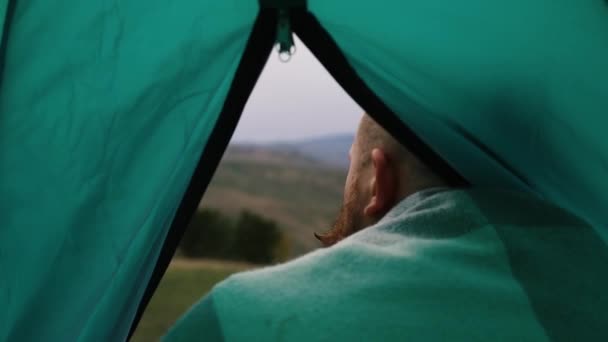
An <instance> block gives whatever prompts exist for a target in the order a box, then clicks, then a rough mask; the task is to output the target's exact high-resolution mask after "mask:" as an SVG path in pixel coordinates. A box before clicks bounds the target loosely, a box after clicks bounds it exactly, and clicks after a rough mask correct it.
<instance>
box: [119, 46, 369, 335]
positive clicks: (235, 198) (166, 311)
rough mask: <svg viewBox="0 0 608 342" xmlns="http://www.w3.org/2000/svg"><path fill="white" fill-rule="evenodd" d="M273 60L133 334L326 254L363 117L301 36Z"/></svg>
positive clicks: (161, 328) (158, 330) (160, 331)
mask: <svg viewBox="0 0 608 342" xmlns="http://www.w3.org/2000/svg"><path fill="white" fill-rule="evenodd" d="M295 44H296V52H295V54H293V55H292V56H291V58H290V59H289V62H288V63H285V62H284V60H283V59H282V57H284V56H281V55H280V54H279V53H278V52H277V51H274V52H273V53H272V54H271V55H270V56H269V59H268V61H267V62H266V65H265V67H264V70H263V72H262V74H261V76H260V78H259V80H258V82H257V83H256V85H255V88H254V90H253V92H252V94H251V96H250V97H249V100H248V101H247V104H246V106H245V109H244V111H243V114H242V116H241V118H240V120H239V123H238V126H237V128H236V130H235V132H234V134H233V136H232V138H231V140H230V143H229V145H228V147H227V149H226V151H225V153H224V155H223V157H222V159H221V162H220V163H219V165H218V167H217V169H216V171H215V173H214V175H213V178H212V180H211V182H210V184H209V186H208V187H207V190H206V191H205V194H204V196H203V198H202V200H201V201H200V203H199V206H198V208H197V210H196V212H195V214H194V217H193V218H192V219H191V221H190V223H189V225H188V227H187V228H186V231H185V232H184V235H183V237H182V239H181V241H180V243H179V245H178V248H177V250H176V253H175V255H174V257H173V259H172V261H171V263H170V266H169V268H168V269H167V271H166V273H165V275H164V277H163V278H162V280H161V282H160V283H159V286H158V288H157V289H156V291H155V293H154V295H153V297H152V299H151V300H150V302H149V304H148V306H147V308H146V310H145V311H144V313H143V315H142V318H141V320H140V322H139V324H138V326H137V329H136V330H135V333H134V334H133V337H132V339H131V340H133V341H148V340H154V339H158V338H159V337H161V336H162V335H164V334H165V333H166V332H167V330H168V329H169V328H170V327H171V325H172V324H173V323H174V322H175V320H177V319H178V318H179V317H180V316H181V315H182V314H183V313H184V312H186V310H187V309H188V308H189V307H190V306H192V305H193V304H195V303H196V302H197V301H198V300H199V299H200V298H202V297H203V296H204V295H205V294H206V293H207V292H208V291H209V290H210V289H211V288H212V287H213V285H214V284H215V283H217V282H219V281H221V280H222V279H224V278H225V277H227V276H229V275H230V274H232V273H234V272H238V271H243V270H248V269H253V268H256V267H262V266H264V265H271V264H276V263H280V262H284V261H287V260H290V259H293V258H296V257H298V256H301V255H303V254H306V253H308V252H310V251H312V250H314V249H316V248H319V247H320V243H319V241H318V240H316V238H315V237H314V233H315V232H317V233H321V232H324V231H326V230H327V229H328V228H329V227H330V226H331V224H332V223H333V222H332V221H333V220H334V217H335V216H336V215H337V213H338V211H339V206H340V204H341V202H342V196H343V189H344V182H345V178H346V173H347V172H348V163H349V160H348V151H349V149H350V146H351V144H352V141H353V138H354V134H355V131H356V128H357V125H358V121H359V119H360V117H361V115H362V112H363V110H362V109H361V108H360V107H359V106H358V105H357V104H356V103H355V102H354V101H353V100H352V99H351V98H350V97H349V96H348V95H347V94H346V93H345V92H344V90H342V88H341V87H340V86H339V85H338V84H337V83H336V81H334V79H333V78H332V76H331V75H330V74H329V73H328V72H327V71H326V70H325V69H324V67H323V66H322V65H321V64H320V63H319V61H318V60H317V59H316V58H315V57H314V56H313V55H312V53H311V52H310V51H309V50H308V49H307V48H306V46H305V45H304V44H303V43H302V42H301V41H300V40H299V39H298V38H297V37H296V38H295Z"/></svg>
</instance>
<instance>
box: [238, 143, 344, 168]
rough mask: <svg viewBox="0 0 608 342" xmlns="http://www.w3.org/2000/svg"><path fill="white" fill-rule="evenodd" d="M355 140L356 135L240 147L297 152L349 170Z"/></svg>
mask: <svg viewBox="0 0 608 342" xmlns="http://www.w3.org/2000/svg"><path fill="white" fill-rule="evenodd" d="M353 139H354V134H336V135H327V136H320V137H314V138H310V139H302V140H294V141H277V142H271V143H263V144H240V145H242V146H257V147H260V148H265V149H269V150H272V151H279V152H281V151H287V152H297V153H300V154H301V155H302V156H306V157H308V158H311V159H314V160H317V161H319V162H322V163H324V164H326V165H327V166H330V167H337V168H345V169H348V150H349V149H350V146H351V145H352V143H353Z"/></svg>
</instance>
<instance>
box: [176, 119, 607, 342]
mask: <svg viewBox="0 0 608 342" xmlns="http://www.w3.org/2000/svg"><path fill="white" fill-rule="evenodd" d="M350 158H351V164H350V169H349V173H348V176H347V180H346V185H345V193H344V203H343V206H342V209H341V211H340V215H339V217H338V219H337V220H336V224H335V225H334V226H333V228H332V229H331V230H330V231H329V232H327V233H325V234H322V235H317V237H318V238H319V239H320V240H321V241H322V242H323V244H324V245H326V246H331V247H329V248H324V249H320V250H317V251H315V252H313V253H309V254H308V255H305V256H303V257H301V258H298V259H296V260H294V261H291V262H288V263H285V264H282V265H278V266H274V267H268V268H265V269H261V270H257V271H250V272H245V273H241V274H238V275H235V276H232V277H230V278H229V279H228V280H226V281H224V282H222V283H220V284H219V285H217V286H216V287H215V288H214V289H213V290H212V291H211V293H210V294H209V295H207V296H206V297H205V298H204V299H203V300H202V301H201V302H199V303H198V304H197V305H195V306H194V307H193V308H192V309H191V311H190V312H189V313H188V314H187V315H186V316H184V317H183V318H182V319H181V320H180V321H179V322H177V324H176V326H175V327H174V328H173V329H172V330H171V331H170V333H169V334H168V335H167V337H166V339H167V340H170V341H173V340H175V341H199V340H200V341H395V340H407V341H444V340H446V341H476V340H480V341H481V340H483V341H488V340H491V341H547V340H557V341H573V340H579V341H608V328H607V327H608V324H607V323H608V294H607V293H605V292H606V291H608V290H607V289H608V276H607V274H608V272H606V266H607V265H608V249H607V248H606V244H605V243H604V242H603V241H602V240H601V239H600V238H599V237H598V235H597V234H596V233H595V232H594V230H593V229H592V228H590V227H588V226H587V225H586V224H585V223H584V222H582V221H580V220H579V219H578V218H576V217H575V216H573V215H571V214H569V213H567V212H565V211H563V210H562V209H560V208H557V207H555V206H553V205H551V204H549V203H546V202H544V201H543V200H541V199H539V198H536V197H533V196H531V195H526V194H522V193H517V192H511V191H505V190H491V189H454V188H450V187H447V186H446V183H445V182H444V181H443V180H442V179H441V178H440V177H438V176H437V175H436V174H434V173H433V172H432V170H429V169H428V168H427V167H426V166H425V165H424V164H422V163H421V162H420V161H419V160H418V159H417V158H416V157H415V156H414V155H413V154H411V153H410V152H409V151H408V150H407V149H405V148H404V147H403V146H401V145H400V144H399V143H398V142H397V141H396V140H394V139H393V138H392V137H391V136H390V135H389V134H388V133H387V132H386V131H384V130H383V129H382V128H381V127H380V126H379V125H378V124H376V123H375V122H374V121H373V120H372V119H371V118H370V117H369V116H367V115H364V117H363V119H362V120H361V123H360V125H359V129H358V131H357V135H356V138H355V141H354V142H353V145H352V148H351V151H350Z"/></svg>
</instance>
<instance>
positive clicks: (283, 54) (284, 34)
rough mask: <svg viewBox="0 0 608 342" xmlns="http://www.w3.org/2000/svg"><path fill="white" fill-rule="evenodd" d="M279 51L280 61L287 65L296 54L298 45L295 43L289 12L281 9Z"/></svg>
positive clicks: (278, 35)
mask: <svg viewBox="0 0 608 342" xmlns="http://www.w3.org/2000/svg"><path fill="white" fill-rule="evenodd" d="M277 51H278V52H279V60H280V61H281V62H284V63H287V62H289V60H290V59H291V56H292V55H293V54H294V53H296V45H295V44H294V42H293V32H292V31H291V23H290V22H289V10H287V9H279V20H278V28H277Z"/></svg>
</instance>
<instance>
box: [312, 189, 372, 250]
mask: <svg viewBox="0 0 608 342" xmlns="http://www.w3.org/2000/svg"><path fill="white" fill-rule="evenodd" d="M354 185H355V182H352V183H351V184H350V185H349V186H348V188H347V189H346V192H345V196H344V201H343V202H342V206H341V207H340V211H339V213H338V216H337V217H336V219H335V220H334V224H333V225H332V226H331V229H330V230H329V231H328V232H326V233H324V234H317V233H315V237H316V238H317V239H318V240H319V241H321V243H322V244H323V246H324V247H329V246H332V245H334V244H336V243H337V242H338V241H340V240H342V239H344V238H346V237H348V236H349V235H351V234H353V233H355V232H357V231H359V230H361V229H362V228H363V227H361V221H362V219H361V217H360V216H359V215H361V214H360V213H361V208H359V207H360V205H359V202H358V201H357V197H356V196H355V194H356V191H355V186H354Z"/></svg>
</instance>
